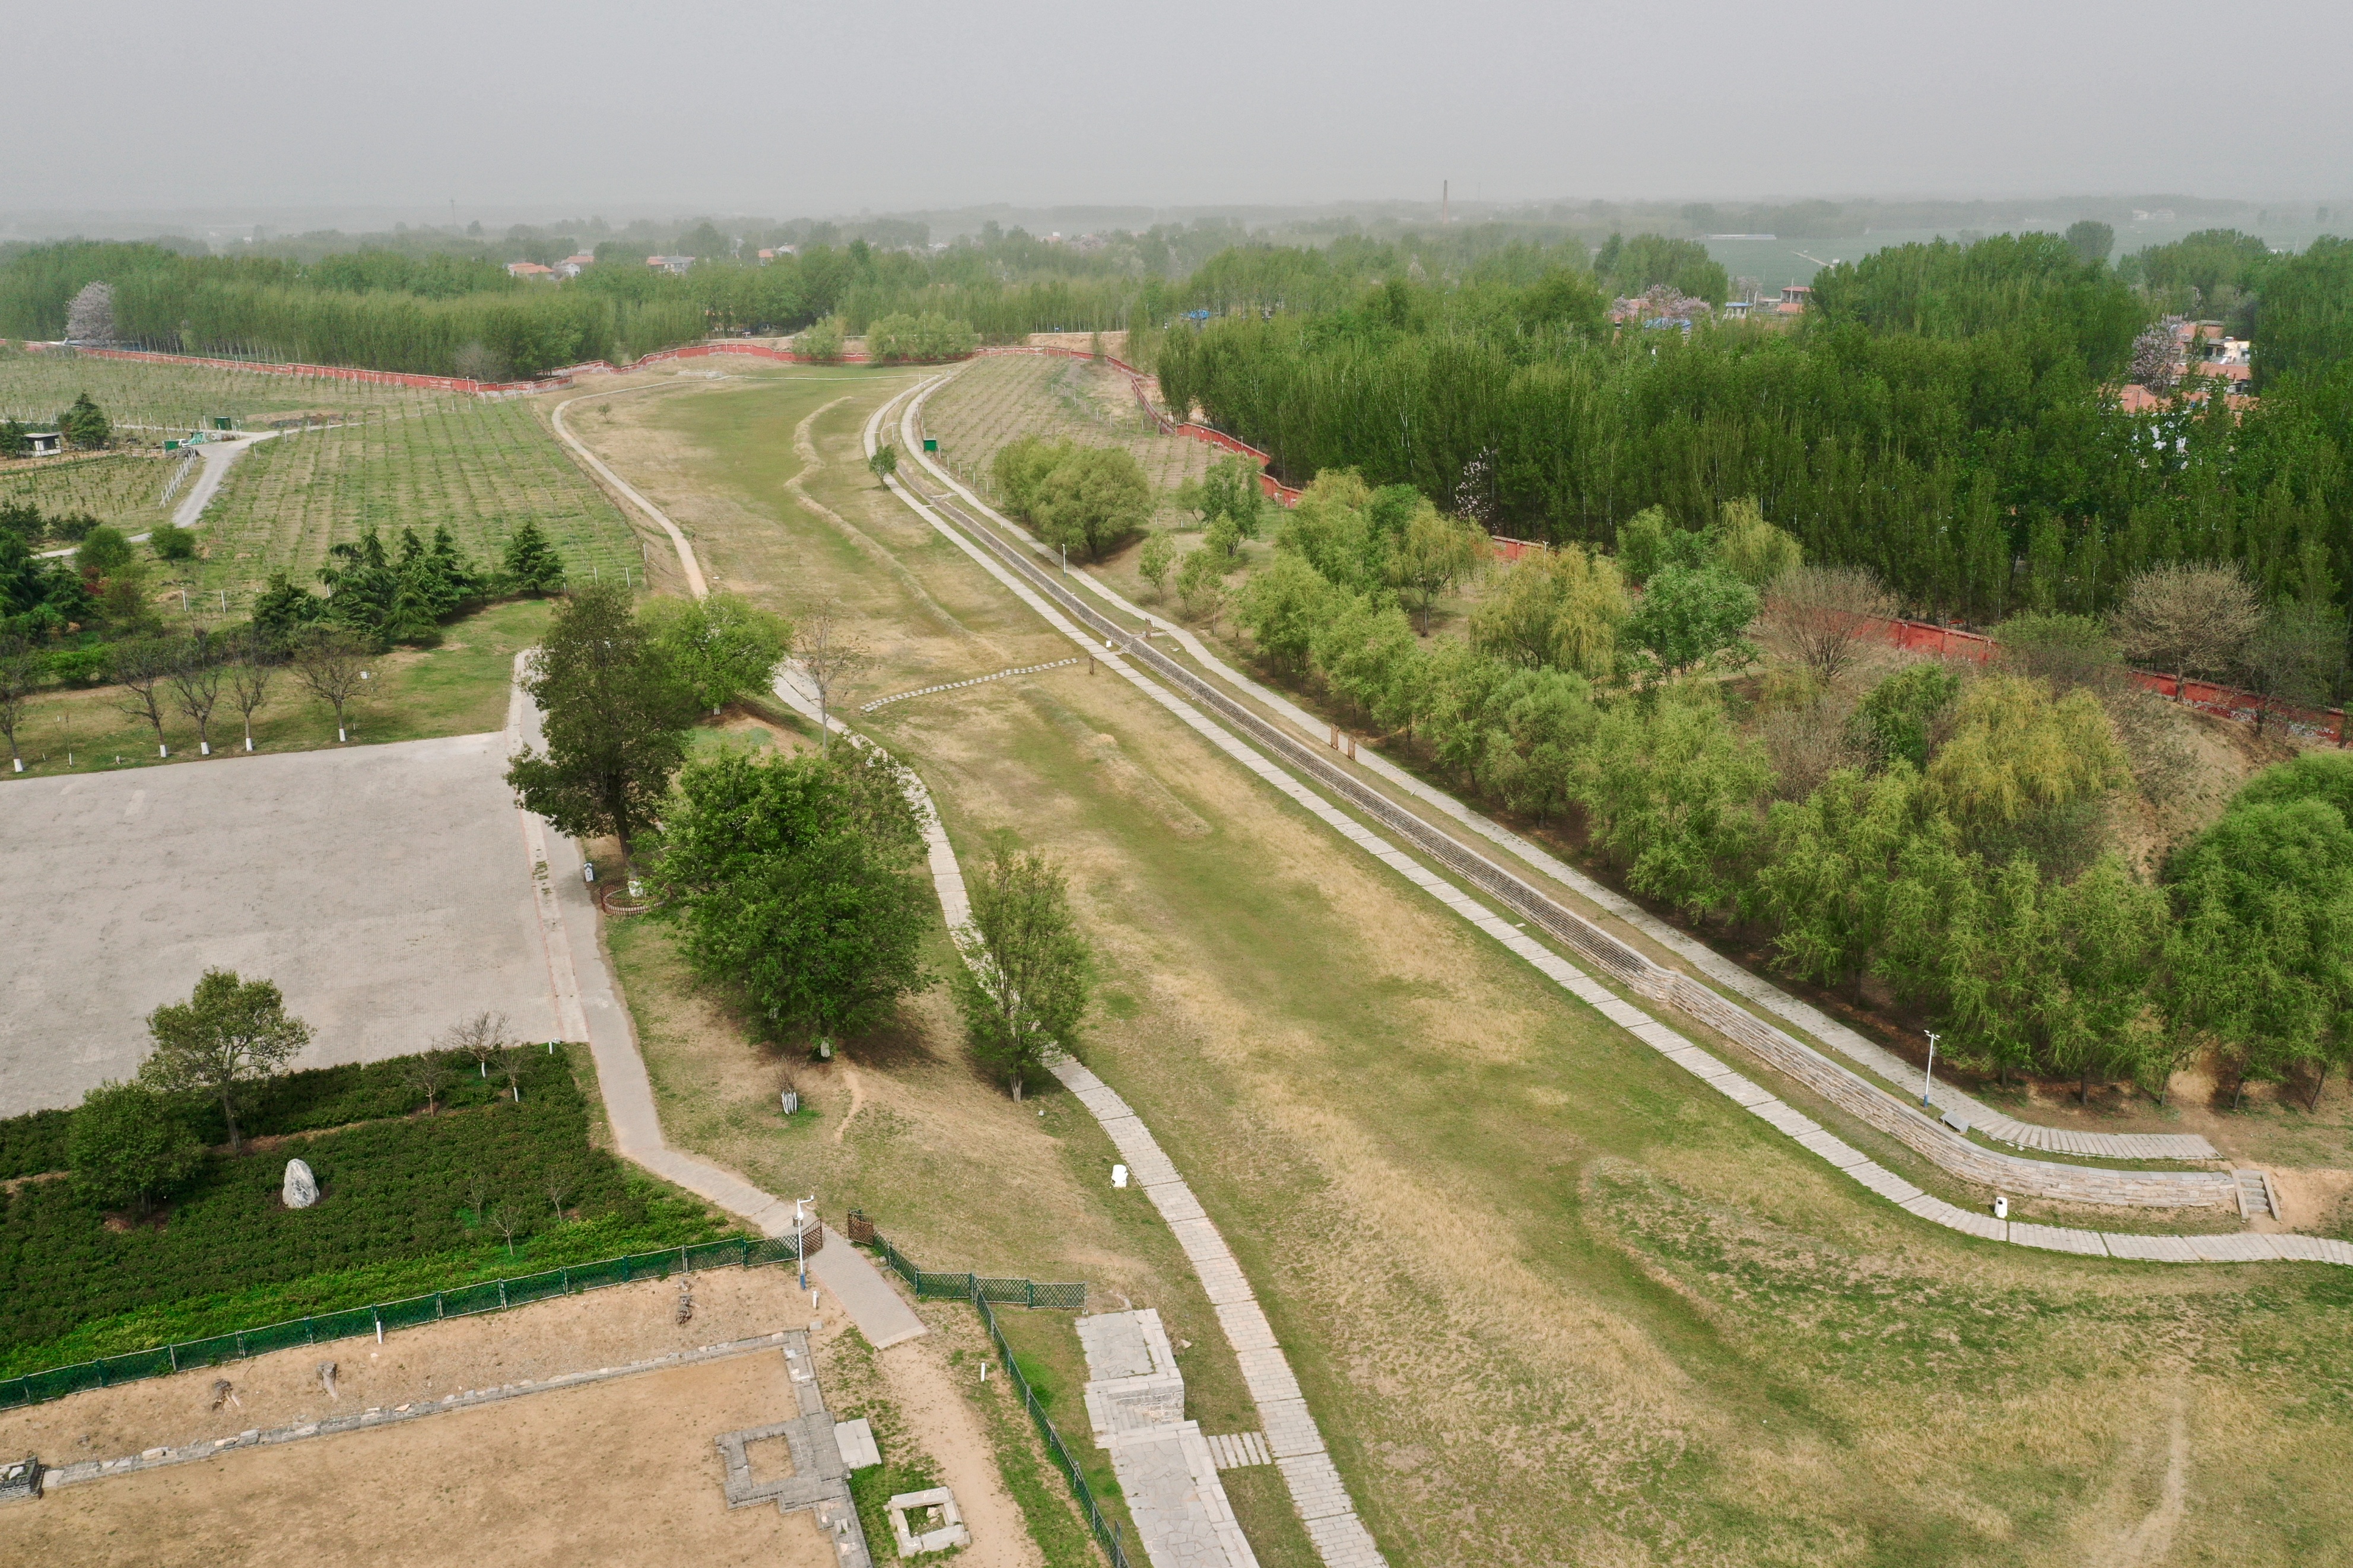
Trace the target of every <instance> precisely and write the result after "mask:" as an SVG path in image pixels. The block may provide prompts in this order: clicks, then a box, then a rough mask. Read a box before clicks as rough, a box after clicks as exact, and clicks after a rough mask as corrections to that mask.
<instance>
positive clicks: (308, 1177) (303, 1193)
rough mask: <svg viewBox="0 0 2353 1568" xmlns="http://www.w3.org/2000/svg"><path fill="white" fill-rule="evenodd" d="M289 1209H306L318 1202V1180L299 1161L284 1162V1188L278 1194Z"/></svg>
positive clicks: (306, 1166) (307, 1166) (304, 1164)
mask: <svg viewBox="0 0 2353 1568" xmlns="http://www.w3.org/2000/svg"><path fill="white" fill-rule="evenodd" d="M280 1195H282V1196H283V1197H284V1198H285V1200H286V1206H287V1207H288V1208H290V1209H306V1208H309V1207H310V1206H311V1205H312V1204H315V1203H317V1202H318V1201H319V1178H318V1177H316V1176H314V1175H312V1174H311V1167H310V1166H309V1165H308V1164H306V1163H303V1162H302V1161H301V1160H289V1161H287V1162H286V1186H285V1189H284V1191H283V1193H282V1194H280Z"/></svg>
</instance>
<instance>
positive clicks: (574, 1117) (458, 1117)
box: [0, 1055, 723, 1375]
mask: <svg viewBox="0 0 2353 1568" xmlns="http://www.w3.org/2000/svg"><path fill="white" fill-rule="evenodd" d="M338 1075H341V1076H340V1077H338ZM381 1076H382V1064H378V1065H377V1066H373V1067H370V1068H329V1069H326V1070H325V1071H324V1072H322V1073H317V1074H300V1075H294V1077H295V1078H300V1079H311V1080H312V1081H311V1082H310V1083H309V1084H307V1085H302V1084H296V1083H294V1082H293V1081H292V1079H290V1080H289V1081H288V1084H287V1086H286V1087H285V1089H284V1090H283V1091H282V1092H281V1093H280V1094H279V1095H278V1096H277V1097H276V1098H275V1099H274V1100H273V1101H272V1103H273V1105H274V1106H275V1108H276V1113H277V1115H278V1117H279V1118H280V1122H279V1124H280V1125H281V1126H282V1125H283V1124H284V1122H285V1121H288V1120H291V1121H304V1120H316V1121H349V1120H352V1119H353V1112H354V1111H361V1112H364V1111H366V1110H379V1111H385V1112H391V1113H397V1112H398V1111H400V1110H406V1109H407V1107H406V1100H407V1099H408V1098H409V1097H407V1096H406V1094H400V1095H397V1096H396V1097H387V1093H388V1091H387V1090H386V1089H385V1085H384V1084H383V1083H382V1082H381V1081H380V1079H381ZM475 1085H476V1092H475V1094H474V1096H473V1099H474V1100H476V1103H473V1104H470V1105H466V1104H460V1105H459V1106H458V1107H456V1108H454V1109H450V1110H443V1111H441V1112H439V1113H438V1114H435V1115H432V1116H396V1119H395V1120H388V1121H368V1122H364V1124H363V1125H359V1126H355V1127H344V1128H343V1129H342V1130H340V1131H323V1132H313V1133H311V1134H308V1135H300V1134H298V1135H295V1136H292V1137H289V1138H287V1139H285V1141H284V1142H279V1143H277V1144H276V1145H275V1146H274V1147H271V1148H269V1149H268V1150H267V1151H265V1152H248V1153H246V1154H244V1155H241V1156H237V1157H234V1158H232V1157H231V1156H229V1155H228V1154H227V1152H225V1151H222V1150H217V1149H216V1150H214V1151H213V1152H211V1153H210V1154H208V1155H207V1157H206V1163H205V1166H204V1168H203V1170H202V1171H201V1172H200V1173H198V1174H197V1175H196V1176H195V1178H194V1179H193V1180H192V1181H191V1182H190V1183H189V1184H188V1185H187V1186H186V1187H185V1189H184V1190H183V1191H181V1192H180V1193H178V1194H176V1195H175V1196H174V1199H173V1201H172V1202H171V1204H170V1205H169V1207H168V1208H167V1209H166V1210H165V1211H164V1214H163V1216H162V1223H160V1224H151V1225H132V1226H123V1225H121V1224H120V1222H119V1221H111V1220H110V1216H109V1215H107V1214H105V1213H104V1212H102V1211H101V1210H100V1207H99V1206H98V1205H96V1204H95V1203H93V1202H92V1201H91V1200H90V1199H89V1198H88V1197H86V1196H84V1195H83V1194H82V1193H81V1192H80V1190H79V1187H78V1186H77V1184H75V1183H74V1182H72V1181H70V1180H55V1181H37V1182H27V1183H25V1184H22V1185H20V1186H18V1187H17V1188H16V1191H15V1192H14V1193H12V1194H9V1195H8V1197H7V1200H6V1207H5V1213H0V1375H5V1374H6V1373H15V1372H22V1371H30V1370H35V1369H36V1368H38V1367H42V1366H47V1365H51V1364H56V1363H58V1362H60V1361H69V1360H78V1359H82V1357H83V1356H84V1355H87V1354H95V1353H108V1352H112V1351H115V1350H119V1349H122V1348H126V1346H127V1345H130V1344H143V1343H146V1342H150V1341H151V1340H154V1339H163V1338H176V1337H185V1335H188V1334H194V1333H206V1332H220V1331H226V1330H227V1328H234V1327H241V1326H248V1325H249V1324H251V1323H259V1322H263V1321H276V1320H278V1319H280V1318H284V1317H287V1316H289V1315H293V1316H300V1315H301V1314H303V1313H305V1312H317V1311H325V1310H335V1309H336V1308H339V1307H343V1306H350V1305H359V1304H364V1303H365V1302H367V1301H370V1300H377V1299H379V1298H380V1297H381V1295H382V1293H383V1292H384V1291H385V1289H388V1288H394V1287H396V1286H399V1285H404V1284H405V1285H409V1286H411V1287H412V1288H421V1289H436V1288H439V1287H442V1286H445V1285H448V1284H454V1283H459V1282H461V1281H462V1280H463V1279H470V1278H476V1277H488V1276H495V1275H498V1274H502V1273H512V1272H515V1271H517V1270H518V1269H523V1268H541V1267H546V1266H548V1265H551V1264H557V1263H565V1262H570V1261H586V1260H587V1259H590V1258H602V1257H607V1256H610V1255H612V1254H615V1253H619V1252H624V1251H629V1250H638V1249H647V1248H652V1247H667V1246H677V1245H679V1244H681V1242H688V1241H701V1240H705V1239H709V1238H710V1237H714V1236H717V1235H720V1234H722V1233H723V1226H719V1225H718V1224H716V1223H714V1222H713V1221H712V1219H711V1218H710V1217H709V1215H708V1214H707V1213H706V1212H705V1211H703V1210H702V1208H701V1207H700V1206H699V1205H693V1204H690V1203H684V1202H681V1201H679V1200H676V1199H672V1198H668V1197H665V1196H663V1195H661V1194H659V1191H658V1189H656V1188H655V1187H654V1186H653V1184H650V1183H647V1182H644V1181H642V1180H641V1179H634V1178H633V1177H632V1176H631V1175H630V1174H629V1173H628V1172H626V1171H625V1170H624V1168H623V1167H622V1166H621V1164H620V1163H619V1162H617V1160H615V1159H614V1158H613V1157H612V1156H611V1155H609V1154H607V1153H606V1152H603V1151H601V1150H597V1149H595V1148H592V1147H591V1146H590V1144H589V1137H588V1133H589V1125H590V1121H589V1117H590V1110H591V1108H590V1106H589V1104H588V1102H587V1100H586V1098H585V1097H584V1096H583V1094H582V1093H581V1091H580V1089H579V1088H578V1086H577V1085H576V1084H575V1082H574V1080H573V1077H572V1072H571V1064H570V1061H569V1058H566V1057H565V1056H562V1055H553V1056H542V1057H534V1058H533V1059H532V1068H531V1071H530V1072H529V1074H528V1075H527V1076H526V1077H525V1079H524V1080H523V1084H522V1103H521V1104H519V1105H518V1104H515V1103H513V1102H512V1101H508V1100H496V1099H490V1098H489V1097H488V1096H487V1095H485V1094H483V1093H481V1092H480V1091H481V1090H483V1089H488V1088H489V1087H491V1086H489V1085H483V1084H481V1082H480V1080H479V1079H477V1080H475ZM17 1120H19V1121H30V1120H31V1119H29V1118H19V1119H17ZM26 1141H27V1142H29V1140H26ZM298 1156H299V1157H300V1158H301V1159H303V1160H305V1161H307V1162H309V1163H310V1164H311V1168H312V1170H313V1171H314V1172H316V1173H317V1175H318V1178H319V1183H320V1188H321V1197H320V1200H319V1202H318V1204H317V1205H314V1206H313V1207H311V1208H308V1209H301V1210H289V1209H287V1208H285V1207H284V1206H283V1205H281V1203H280V1198H279V1191H280V1183H281V1181H282V1179H283V1174H284V1171H285V1166H286V1162H287V1161H288V1160H289V1159H291V1158H295V1157H298ZM551 1180H554V1183H555V1189H554V1192H553V1193H551V1190H550V1183H551ZM478 1183H479V1186H478ZM558 1196H560V1197H561V1199H562V1209H561V1210H560V1211H559V1209H558V1208H557V1205H556V1203H555V1201H554V1199H555V1198H556V1197H558ZM478 1205H479V1206H478ZM501 1209H503V1210H504V1211H505V1213H506V1214H507V1215H508V1216H509V1217H510V1218H512V1220H513V1221H514V1222H515V1228H514V1236H513V1246H514V1257H513V1258H509V1256H508V1239H507V1237H505V1235H504V1234H502V1233H501V1230H500V1229H499V1228H498V1227H497V1226H496V1224H495V1220H496V1218H497V1216H498V1215H499V1213H500V1211H501ZM428 1262H429V1263H430V1264H431V1265H432V1267H431V1268H425V1269H410V1268H400V1267H397V1266H399V1265H403V1264H420V1263H428ZM386 1266H394V1267H389V1268H388V1267H386ZM224 1320H226V1321H224ZM109 1326H111V1331H100V1330H101V1329H107V1328H109ZM69 1351H70V1352H71V1353H68V1352H69Z"/></svg>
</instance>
